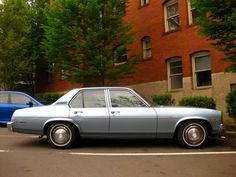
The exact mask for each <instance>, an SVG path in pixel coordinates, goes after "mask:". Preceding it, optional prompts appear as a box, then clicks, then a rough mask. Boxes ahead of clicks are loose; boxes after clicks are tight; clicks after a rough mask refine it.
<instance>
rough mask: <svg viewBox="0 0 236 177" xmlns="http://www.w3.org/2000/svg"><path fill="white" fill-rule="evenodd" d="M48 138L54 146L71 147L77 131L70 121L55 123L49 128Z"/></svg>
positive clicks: (59, 147)
mask: <svg viewBox="0 0 236 177" xmlns="http://www.w3.org/2000/svg"><path fill="white" fill-rule="evenodd" d="M47 139H48V141H49V143H50V144H51V146H52V147H54V148H57V149H66V148H70V147H72V145H73V144H74V143H75V140H76V131H75V128H74V127H73V126H72V125H71V124H70V123H66V122H63V123H61V122H58V123H53V124H51V125H50V126H49V128H48V130H47Z"/></svg>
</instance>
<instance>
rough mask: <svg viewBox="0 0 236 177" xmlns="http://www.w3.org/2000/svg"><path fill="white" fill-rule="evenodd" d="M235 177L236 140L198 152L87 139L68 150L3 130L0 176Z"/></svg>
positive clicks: (215, 142)
mask: <svg viewBox="0 0 236 177" xmlns="http://www.w3.org/2000/svg"><path fill="white" fill-rule="evenodd" d="M54 176H55V177H210V176H211V177H236V137H235V136H231V137H226V139H215V138H214V139H210V140H209V143H208V146H207V147H205V148H203V149H200V150H190V149H183V148H181V147H180V146H179V145H178V143H176V142H174V141H172V140H157V141H156V140H86V141H85V140H83V141H82V142H80V143H79V144H78V145H77V146H76V147H75V148H73V149H69V150H57V149H52V148H51V147H50V146H49V144H48V143H47V140H46V138H45V137H44V138H42V139H38V137H37V136H32V135H24V134H17V133H11V132H8V131H7V129H6V128H4V127H1V128H0V177H54Z"/></svg>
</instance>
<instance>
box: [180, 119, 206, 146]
mask: <svg viewBox="0 0 236 177" xmlns="http://www.w3.org/2000/svg"><path fill="white" fill-rule="evenodd" d="M177 133H178V141H179V142H180V144H181V145H183V146H185V147H187V148H200V147H202V146H204V145H205V144H206V142H207V139H208V128H207V126H206V124H205V123H204V122H201V121H188V122H185V123H184V124H182V125H181V126H180V127H179V129H178V132H177Z"/></svg>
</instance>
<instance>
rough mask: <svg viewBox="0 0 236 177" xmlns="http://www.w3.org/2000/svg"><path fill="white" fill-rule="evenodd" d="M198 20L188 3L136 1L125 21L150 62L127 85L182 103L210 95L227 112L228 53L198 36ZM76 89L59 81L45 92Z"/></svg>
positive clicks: (231, 81) (133, 49) (233, 78)
mask: <svg viewBox="0 0 236 177" xmlns="http://www.w3.org/2000/svg"><path fill="white" fill-rule="evenodd" d="M196 16H197V11H196V9H194V8H192V7H191V4H190V3H189V2H188V0H130V2H129V3H128V7H127V14H126V16H125V20H126V21H128V22H130V23H131V24H132V25H133V31H134V32H135V34H136V35H135V41H134V43H133V44H132V45H131V46H130V53H136V54H137V53H139V54H140V55H141V56H142V59H143V60H144V62H142V63H141V64H139V65H138V66H137V71H136V73H135V74H134V75H133V77H132V79H129V80H127V81H125V82H123V84H122V85H125V86H129V87H133V88H135V89H137V90H138V91H139V92H141V93H142V94H144V95H145V96H146V97H149V98H150V97H151V96H153V95H155V94H160V93H166V92H168V93H171V94H172V96H173V97H174V98H175V100H176V101H178V100H179V99H180V98H182V97H183V96H192V95H201V96H210V97H213V98H214V99H215V100H216V101H217V107H218V108H219V109H221V110H223V111H225V96H226V95H227V94H228V92H229V91H230V90H231V89H232V88H233V87H234V86H235V84H236V74H232V73H225V72H224V70H225V68H226V67H227V66H228V65H229V63H227V62H223V61H222V60H221V58H222V57H223V54H222V53H221V52H219V51H217V50H216V49H215V48H213V47H212V46H211V45H210V44H209V43H210V42H209V41H207V40H206V38H205V37H203V36H200V35H199V34H198V30H197V26H195V25H194V20H195V17H196ZM130 53H128V55H129V54H130ZM74 87H79V84H71V83H68V82H66V81H63V80H62V79H61V78H60V76H58V77H56V78H54V79H53V80H52V81H51V82H49V83H48V84H46V85H44V86H43V87H42V86H41V87H40V88H39V91H66V90H69V89H71V88H74Z"/></svg>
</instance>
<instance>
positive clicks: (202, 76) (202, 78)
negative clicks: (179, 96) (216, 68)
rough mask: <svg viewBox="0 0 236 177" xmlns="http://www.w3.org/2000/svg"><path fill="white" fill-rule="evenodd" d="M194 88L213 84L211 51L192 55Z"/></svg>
mask: <svg viewBox="0 0 236 177" xmlns="http://www.w3.org/2000/svg"><path fill="white" fill-rule="evenodd" d="M192 63H193V80H194V88H198V87H205V86H210V85H211V58H210V53H209V52H200V53H197V54H194V55H193V56H192Z"/></svg>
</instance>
